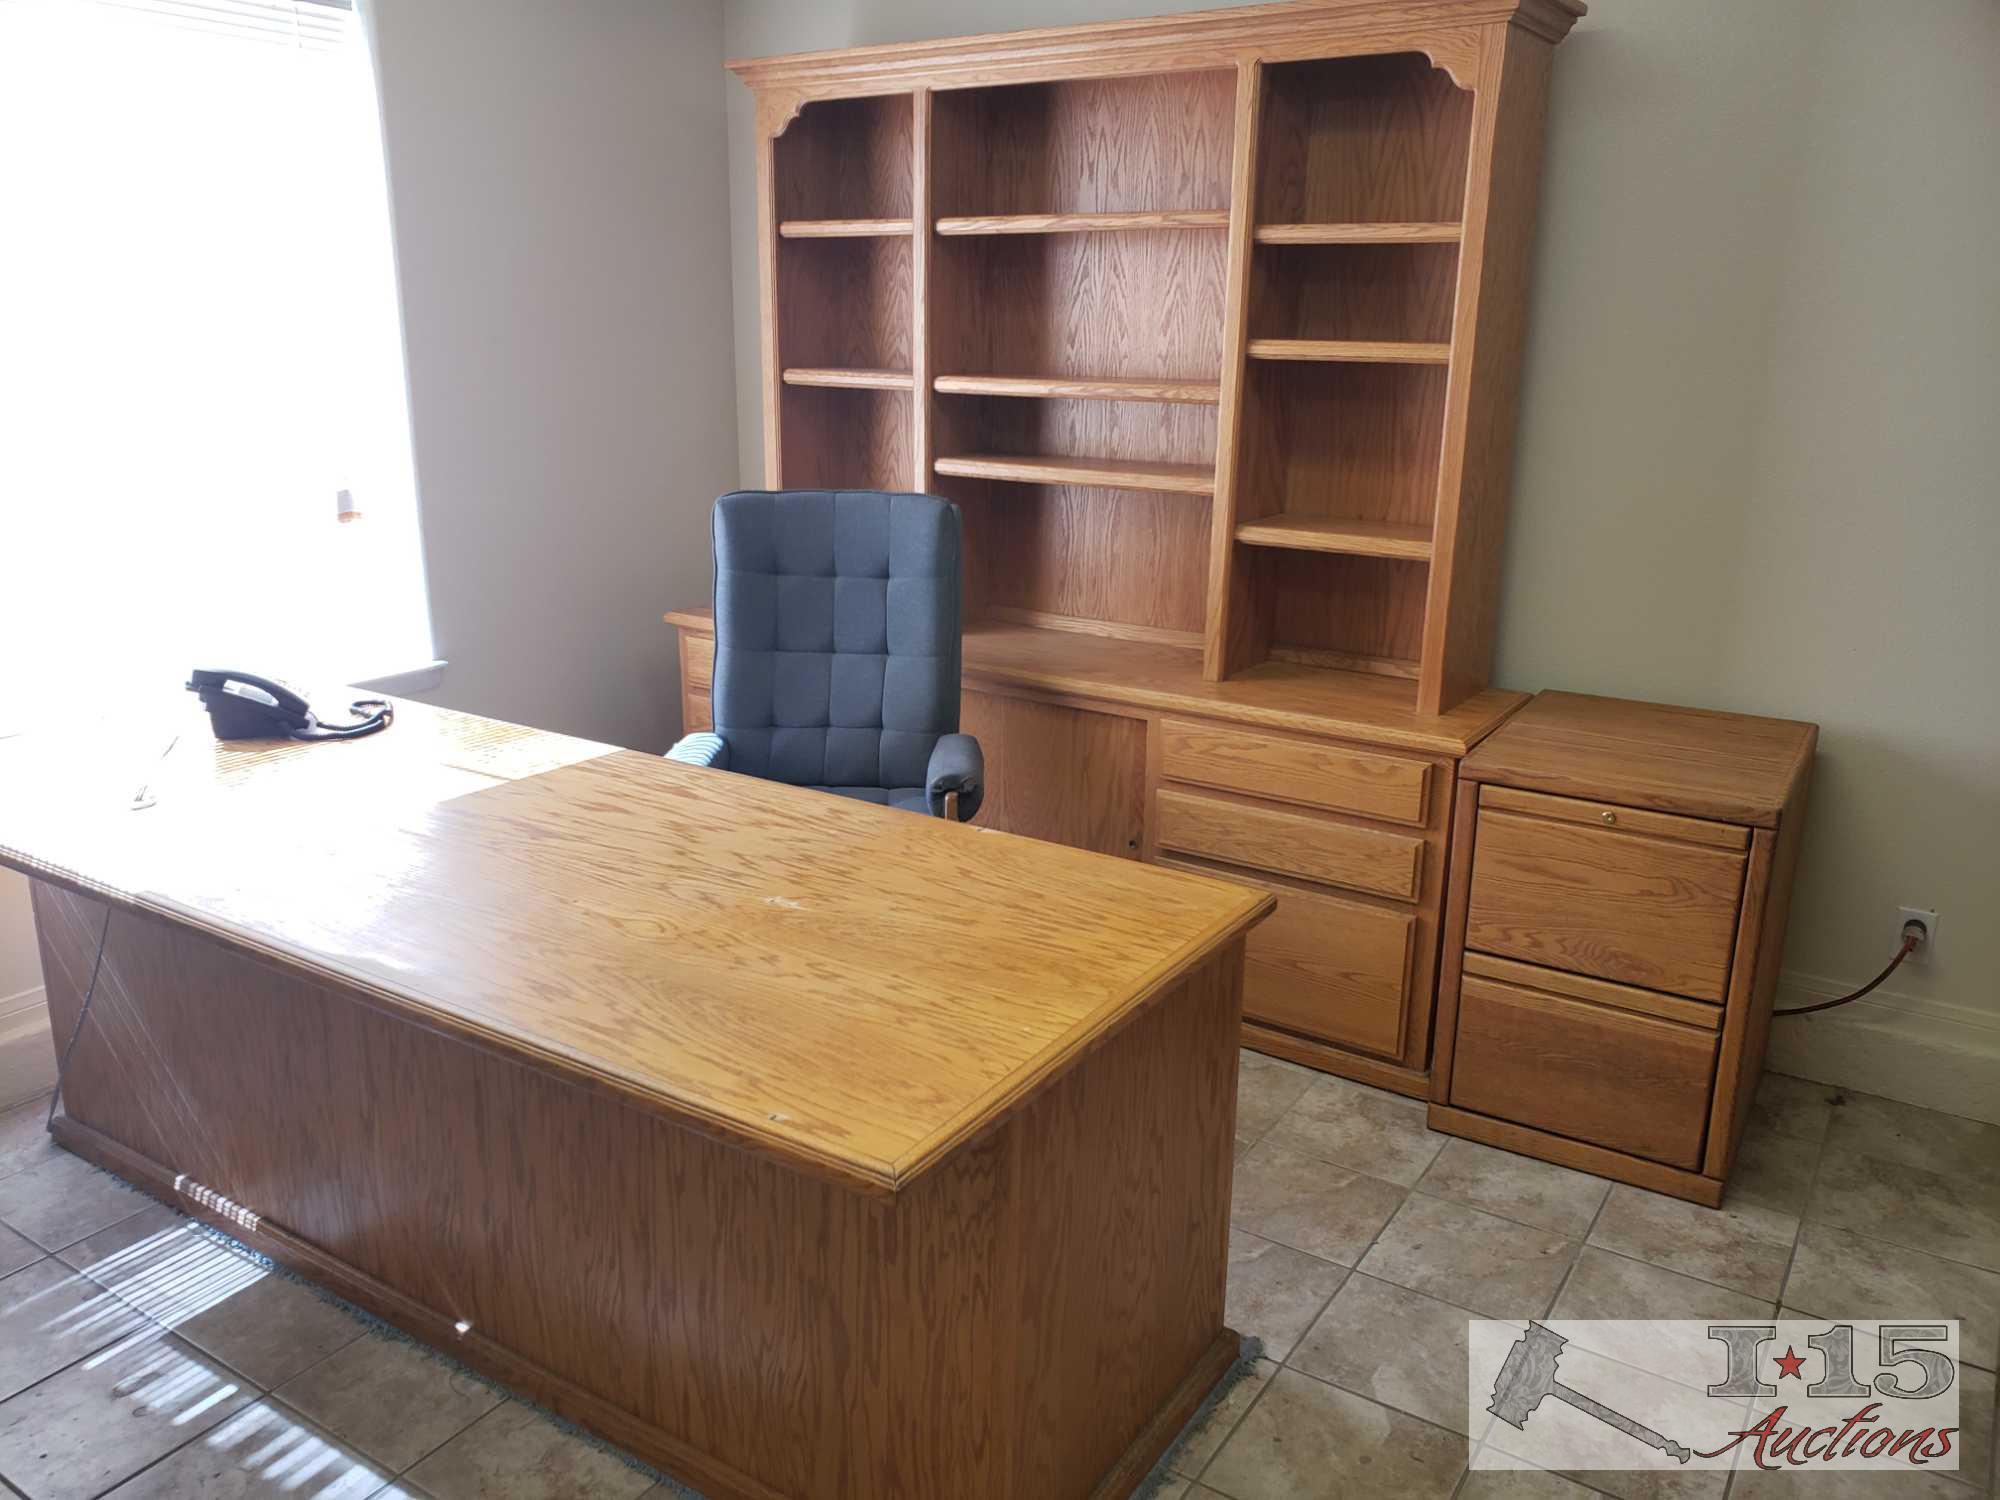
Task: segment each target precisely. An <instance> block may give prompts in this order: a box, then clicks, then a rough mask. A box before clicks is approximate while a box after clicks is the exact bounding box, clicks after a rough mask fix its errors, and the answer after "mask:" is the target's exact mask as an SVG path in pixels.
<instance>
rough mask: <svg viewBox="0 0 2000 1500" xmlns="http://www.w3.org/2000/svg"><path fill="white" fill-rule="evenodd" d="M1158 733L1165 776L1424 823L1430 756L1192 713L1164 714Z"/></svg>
mask: <svg viewBox="0 0 2000 1500" xmlns="http://www.w3.org/2000/svg"><path fill="white" fill-rule="evenodd" d="M1159 738H1160V755H1161V762H1160V774H1161V775H1163V776H1166V777H1168V778H1170V779H1172V780H1175V781H1192V782H1195V783H1198V784H1200V785H1202V786H1212V787H1220V788H1222V789H1223V790H1225V791H1231V792H1243V793H1247V794H1249V795H1251V796H1264V797H1272V798H1277V799H1279V800H1282V801H1286V802H1301V803H1304V804H1306V805H1307V806H1310V807H1323V808H1326V809H1328V810H1330V811H1333V812H1350V813H1356V814H1359V815H1361V816H1363V817H1370V818H1383V819H1386V820H1387V821H1389V822H1392V823H1416V824H1421V823H1423V822H1424V815H1425V812H1426V810H1427V793H1428V791H1429V789H1430V781H1431V767H1430V765H1429V763H1428V762H1426V761H1422V760H1417V759H1414V758H1411V757H1405V756H1392V755H1384V754H1381V753H1379V752H1377V751H1372V750H1360V749H1357V748H1355V747H1353V746H1351V745H1337V744H1329V743H1327V742H1326V741H1323V740H1307V739H1297V738H1293V737H1290V736H1283V737H1281V736H1278V735H1270V734H1257V733H1253V732H1250V731H1248V730H1242V729H1230V728H1226V727H1224V726H1221V725H1217V724H1200V723H1196V722H1194V721H1192V720H1187V719H1162V720H1161V721H1160V726H1159Z"/></svg>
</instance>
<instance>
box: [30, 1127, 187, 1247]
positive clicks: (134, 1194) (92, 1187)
mask: <svg viewBox="0 0 2000 1500" xmlns="http://www.w3.org/2000/svg"><path fill="white" fill-rule="evenodd" d="M152 1201H153V1200H152V1199H150V1198H148V1197H147V1196H146V1195H145V1194H144V1193H141V1192H139V1191H138V1190H136V1189H134V1188H129V1187H127V1186H125V1184H124V1183H122V1182H120V1181H119V1180H118V1179H117V1178H116V1177H113V1176H112V1175H111V1174H110V1173H109V1172H100V1171H98V1170H97V1168H95V1167H93V1166H91V1165H90V1163H89V1162H87V1161H85V1160H83V1158H82V1157H79V1156H71V1155H70V1154H69V1153H68V1152H67V1151H58V1152H56V1153H55V1154H54V1155H53V1156H50V1157H47V1158H45V1159H44V1160H42V1161H41V1162H39V1163H37V1164H36V1165H34V1166H31V1167H29V1168H27V1169H26V1170H24V1171H20V1172H16V1173H15V1174H14V1175H13V1176H12V1177H0V1224H5V1225H6V1226H7V1227H8V1228H9V1229H11V1230H13V1231H14V1232H15V1233H16V1234H23V1235H26V1236H27V1237H28V1238H29V1239H31V1240H33V1241H34V1242H35V1243H36V1244H38V1245H40V1246H41V1247H42V1248H43V1249H44V1250H60V1249H62V1248H63V1247H64V1246H65V1245H73V1244H75V1243H76V1242H77V1241H78V1240H80V1239H82V1238H83V1237H84V1236H85V1235H88V1234H95V1233H96V1232H97V1231H98V1230H100V1229H103V1228H105V1227H107V1226H108V1225H112V1224H116V1223H117V1222H118V1221H119V1220H120V1219H128V1218H130V1217H131V1216H132V1215H133V1214H135V1213H137V1212H139V1210H140V1209H142V1208H144V1207H146V1205H147V1204H149V1203H151V1202H152Z"/></svg>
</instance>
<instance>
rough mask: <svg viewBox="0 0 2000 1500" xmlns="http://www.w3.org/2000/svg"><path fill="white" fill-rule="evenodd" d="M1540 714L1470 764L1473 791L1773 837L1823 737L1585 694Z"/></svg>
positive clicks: (1551, 701)
mask: <svg viewBox="0 0 2000 1500" xmlns="http://www.w3.org/2000/svg"><path fill="white" fill-rule="evenodd" d="M1534 707H1535V711H1534V713H1533V714H1532V715H1531V716H1530V717H1529V718H1528V719H1527V720H1526V721H1525V722H1523V723H1519V724H1517V725H1516V726H1515V727H1514V732H1513V733H1511V734H1509V735H1508V736H1507V738H1506V739H1505V740H1504V741H1502V742H1501V743H1499V744H1497V745H1494V746H1492V747H1491V748H1490V750H1489V752H1488V753H1486V754H1482V755H1475V756H1473V757H1471V758H1469V759H1468V760H1467V761H1466V763H1465V775H1466V777H1467V779H1468V780H1472V781H1490V782H1498V783H1504V784H1505V785H1508V786H1513V787H1521V788H1524V789H1526V790H1529V791H1537V792H1550V793H1554V794H1556V795H1559V796H1568V797H1585V798H1595V799H1599V800H1602V801H1605V802H1616V803H1622V804H1624V805H1626V806H1628V807H1640V808H1651V809H1653V810H1655V811H1657V812H1664V813H1678V814H1680V815H1682V816H1684V817H1690V818H1710V819H1716V820H1719V821H1723V822H1730V823H1742V824H1747V825H1748V826H1750V827H1753V828H1772V827H1776V826H1777V825H1778V822H1779V815H1780V813H1781V812H1782V811H1783V810H1784V808H1785V806H1786V803H1787V800H1788V799H1789V798H1790V797H1791V796H1793V795H1794V794H1795V793H1796V790H1797V787H1798V784H1799V781H1800V779H1801V778H1802V777H1803V776H1805V775H1806V773H1807V771H1808V769H1809V768H1810V766H1811V762H1812V756H1813V750H1814V747H1815V745H1816V744H1817V741H1818V728H1817V726H1815V725H1812V724H1805V723H1800V722H1797V721H1795V720H1791V719H1763V718H1754V717H1751V716H1749V715H1746V714H1729V713H1717V712H1715V711H1713V710H1711V709H1701V708H1678V707H1673V706H1671V705H1667V704H1660V703H1638V702H1632V701H1629V700H1626V699H1619V698H1596V697H1590V696H1588V695H1585V694H1579V693H1543V694H1541V695H1540V696H1539V697H1538V698H1536V699H1535V705H1534Z"/></svg>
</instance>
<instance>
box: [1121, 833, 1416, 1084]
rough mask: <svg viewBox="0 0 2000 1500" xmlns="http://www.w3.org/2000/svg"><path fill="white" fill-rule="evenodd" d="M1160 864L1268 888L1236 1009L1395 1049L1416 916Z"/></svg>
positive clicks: (1245, 877)
mask: <svg viewBox="0 0 2000 1500" xmlns="http://www.w3.org/2000/svg"><path fill="white" fill-rule="evenodd" d="M1160 863H1161V864H1163V865H1169V866H1172V867H1173V868H1175V869H1181V870H1191V871H1193V872H1194V873H1196V874H1199V875H1214V876H1220V877H1222V878H1223V879H1225V880H1234V881H1237V882H1239V883H1240V884H1243V885H1249V886H1255V887H1256V888H1257V889H1259V890H1265V891H1269V892H1270V893H1271V894H1272V895H1274V896H1276V897H1277V898H1278V908H1277V910H1276V911H1274V912H1272V913H1271V915H1270V916H1268V917H1266V918H1265V919H1264V920H1263V921H1262V922H1260V923H1258V925H1257V926H1256V927H1254V928H1252V929H1251V930H1250V937H1249V939H1248V942H1247V944H1246V947H1245V951H1244V955H1243V1014H1244V1017H1245V1018H1246V1019H1248V1020H1252V1021H1262V1022H1264V1023H1266V1024H1267V1025H1271V1026H1282V1027H1284V1028H1285V1029H1286V1030H1287V1031H1295V1032H1299V1033H1301V1034H1303V1035H1305V1036H1309V1037H1316V1038H1318V1039H1320V1040H1322V1041H1329V1042H1335V1043H1338V1044H1340V1045H1342V1046H1347V1047H1353V1048H1355V1049H1356V1050H1358V1051H1362V1052H1373V1053H1375V1054H1377V1055H1378V1056H1382V1057H1390V1058H1393V1057H1396V1056H1398V1055H1399V1054H1400V1053H1401V1052H1402V1050H1403V1017H1404V1014H1405V1011H1404V999H1405V996H1406V993H1407V991H1408V987H1409V976H1410V958H1411V953H1412V950H1413V948H1414V947H1415V938H1416V932H1417V919H1416V917H1415V915H1414V914H1412V913H1410V912H1403V911H1394V910H1391V909H1389V908H1387V907H1381V906H1369V905H1366V904H1364V903H1362V902H1359V901H1343V900H1341V899H1340V898H1339V897H1337V896H1326V895H1320V894H1318V893H1317V892H1312V891H1302V890H1300V889H1299V888H1298V887H1296V886H1290V885H1280V884H1278V883H1277V882H1276V881H1267V880H1259V879H1257V878H1256V877H1255V876H1252V875H1249V874H1247V873H1245V872H1243V871H1239V870H1221V869H1217V868H1216V867H1215V866H1213V865H1201V864H1195V863H1192V862H1189V861H1185V860H1178V859H1172V858H1168V859H1162V860H1161V861H1160Z"/></svg>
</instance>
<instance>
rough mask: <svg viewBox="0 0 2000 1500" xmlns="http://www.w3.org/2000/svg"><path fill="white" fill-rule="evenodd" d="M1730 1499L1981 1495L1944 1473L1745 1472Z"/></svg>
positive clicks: (1900, 1499) (1922, 1499)
mask: <svg viewBox="0 0 2000 1500" xmlns="http://www.w3.org/2000/svg"><path fill="white" fill-rule="evenodd" d="M1729 1493H1730V1496H1731V1497H1732V1500H1972V1496H1974V1495H1975V1494H1979V1493H1982V1492H1981V1491H1979V1490H1975V1489H1972V1488H1970V1487H1968V1486H1966V1485H1964V1484H1961V1483H1959V1482H1958V1481H1957V1480H1954V1479H1950V1478H1948V1477H1946V1476H1945V1475H1943V1474H1933V1473H1928V1472H1925V1471H1922V1470H1918V1471H1913V1472H1911V1473H1908V1474H1887V1473H1857V1472H1853V1471H1850V1472H1848V1473H1845V1474H1766V1473H1762V1472H1754V1473H1753V1472H1748V1471H1746V1472H1744V1473H1741V1474H1738V1475H1737V1476H1736V1483H1735V1484H1734V1485H1732V1486H1731V1487H1730V1491H1729Z"/></svg>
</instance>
